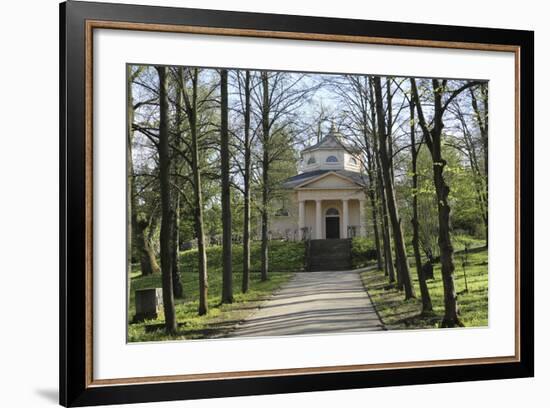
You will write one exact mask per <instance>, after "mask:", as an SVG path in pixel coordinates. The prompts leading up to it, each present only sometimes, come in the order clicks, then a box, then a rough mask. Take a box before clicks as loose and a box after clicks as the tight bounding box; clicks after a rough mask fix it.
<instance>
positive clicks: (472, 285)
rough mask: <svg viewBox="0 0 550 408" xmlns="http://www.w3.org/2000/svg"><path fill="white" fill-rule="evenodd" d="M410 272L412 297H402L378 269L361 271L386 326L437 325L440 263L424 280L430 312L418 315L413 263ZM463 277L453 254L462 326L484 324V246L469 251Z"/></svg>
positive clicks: (440, 311) (459, 261) (440, 308)
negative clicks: (432, 273) (430, 299)
mask: <svg viewBox="0 0 550 408" xmlns="http://www.w3.org/2000/svg"><path fill="white" fill-rule="evenodd" d="M411 274H412V276H413V283H414V286H415V291H416V296H417V298H416V299H410V300H407V301H404V296H405V295H404V293H403V292H400V291H399V290H397V289H396V288H395V287H390V286H389V285H388V278H387V277H386V276H384V273H383V272H382V271H378V270H368V271H365V272H363V273H362V274H361V277H362V279H363V284H364V285H365V287H366V288H367V290H368V292H369V294H370V296H371V298H372V301H373V302H374V305H375V307H376V309H377V310H378V313H379V314H380V317H381V318H382V321H383V322H384V324H385V325H386V326H387V328H388V329H424V328H436V327H439V323H440V322H441V320H442V318H443V313H444V303H443V283H442V282H441V267H440V265H439V264H436V265H434V279H433V280H430V281H428V288H429V291H430V295H431V298H432V304H433V309H434V310H433V313H431V314H428V315H422V314H421V311H422V303H421V300H420V289H419V287H418V277H417V273H416V267H415V266H414V263H412V264H411ZM466 280H467V284H468V292H466V291H465V289H466V282H465V280H464V274H463V269H462V259H461V256H460V255H456V256H455V287H456V291H457V293H458V305H459V308H460V319H461V320H462V322H463V323H464V325H465V326H466V327H480V326H487V322H488V266H487V250H486V249H483V250H477V251H472V252H471V253H470V254H469V255H468V262H467V264H466Z"/></svg>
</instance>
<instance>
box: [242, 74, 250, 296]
mask: <svg viewBox="0 0 550 408" xmlns="http://www.w3.org/2000/svg"><path fill="white" fill-rule="evenodd" d="M245 75H246V77H245V85H244V101H245V102H244V104H245V106H244V177H243V178H244V180H243V182H244V220H243V282H242V292H243V293H246V292H248V286H249V282H250V172H251V161H250V156H251V155H250V147H251V146H250V144H251V143H250V71H246V74H245Z"/></svg>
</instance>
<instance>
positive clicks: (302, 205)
mask: <svg viewBox="0 0 550 408" xmlns="http://www.w3.org/2000/svg"><path fill="white" fill-rule="evenodd" d="M305 210H306V202H305V201H304V200H300V201H299V202H298V236H299V237H300V239H301V240H302V239H304V227H305Z"/></svg>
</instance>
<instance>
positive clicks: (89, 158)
mask: <svg viewBox="0 0 550 408" xmlns="http://www.w3.org/2000/svg"><path fill="white" fill-rule="evenodd" d="M94 29H117V30H132V31H149V32H170V33H186V34H203V35H205V34H206V35H221V36H237V37H256V38H276V39H294V40H310V41H331V42H342V43H360V44H379V45H389V46H391V45H396V46H410V47H428V48H450V49H463V50H478V51H494V52H513V53H514V58H515V81H514V82H515V160H514V161H515V164H514V166H515V244H516V245H515V247H516V251H515V333H514V335H515V353H514V355H513V356H501V357H479V358H463V359H447V360H429V361H412V362H395V363H381V364H357V365H341V366H322V367H302V368H288V369H273V370H253V371H234V372H214V373H206V374H185V375H165V376H162V375H161V376H152V377H126V378H113V379H94V378H93V30H94ZM85 37H86V40H85V41H86V44H85V45H86V57H85V58H86V61H85V65H86V87H85V98H86V112H85V124H86V133H85V146H86V147H85V152H86V153H85V154H86V163H85V167H86V175H85V183H86V185H85V191H86V193H85V197H86V204H85V205H86V208H85V215H86V226H85V227H86V234H85V251H86V256H85V259H86V260H85V274H86V276H85V285H86V319H85V320H86V321H85V327H86V347H85V350H86V356H85V366H86V368H85V377H86V378H85V385H86V388H88V387H98V386H109V385H129V384H142V383H163V382H177V381H199V380H222V379H236V378H246V377H248V378H252V377H267V376H291V375H300V374H319V373H338V372H352V371H372V370H388V369H397V368H403V369H406V368H420V367H441V366H449V365H453V366H460V365H469V364H495V363H513V362H519V361H521V356H520V316H521V314H520V170H521V169H520V156H519V154H520V68H521V67H520V51H521V47H519V46H514V45H502V44H484V43H464V42H451V41H432V40H412V39H395V38H383V37H368V36H350V35H333V34H314V33H298V32H285V31H264V30H250V29H233V28H215V27H196V26H186V25H166V24H148V23H127V22H120V21H102V20H87V21H86V36H85Z"/></svg>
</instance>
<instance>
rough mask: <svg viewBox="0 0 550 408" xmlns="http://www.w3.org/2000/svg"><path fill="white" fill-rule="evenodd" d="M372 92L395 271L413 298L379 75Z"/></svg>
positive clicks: (407, 294) (407, 297) (375, 78)
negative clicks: (391, 169) (393, 247)
mask: <svg viewBox="0 0 550 408" xmlns="http://www.w3.org/2000/svg"><path fill="white" fill-rule="evenodd" d="M374 92H375V98H376V113H377V118H378V120H377V123H378V138H379V153H380V161H381V165H382V175H383V179H384V186H385V192H386V202H387V205H388V214H389V216H390V221H391V226H392V231H393V239H394V244H395V249H396V258H397V271H398V272H397V273H398V274H399V276H400V277H401V280H402V283H403V286H404V289H405V300H406V299H410V298H414V297H415V294H414V287H413V285H412V280H411V274H410V270H409V263H408V260H407V253H406V251H405V241H404V239H403V231H402V230H401V218H400V217H399V212H398V209H397V204H396V201H395V193H394V190H393V183H392V176H391V171H390V160H389V156H388V150H387V143H388V135H387V133H386V127H385V119H384V106H383V103H382V87H381V83H380V77H374Z"/></svg>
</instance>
